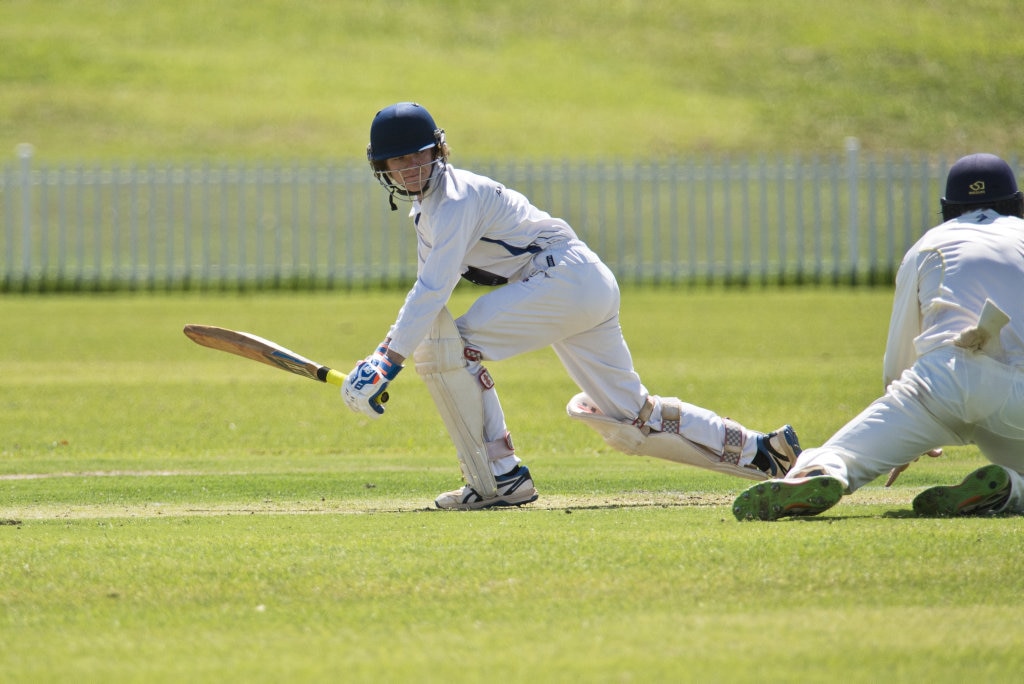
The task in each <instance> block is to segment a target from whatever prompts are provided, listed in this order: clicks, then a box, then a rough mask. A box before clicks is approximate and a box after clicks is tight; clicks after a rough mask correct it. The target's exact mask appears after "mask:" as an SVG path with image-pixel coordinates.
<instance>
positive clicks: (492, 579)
mask: <svg viewBox="0 0 1024 684" xmlns="http://www.w3.org/2000/svg"><path fill="white" fill-rule="evenodd" d="M1019 16H1020V8H1019V4H1018V3H1017V2H1014V1H1011V0H972V1H970V2H963V1H960V2H954V1H953V0H934V1H930V2H926V3H908V2H904V3H892V2H884V1H883V0H865V1H864V2H860V3H857V4H855V5H854V4H851V3H848V2H839V0H822V1H820V2H814V3H811V2H805V1H801V0H783V1H781V2H775V3H764V2H754V1H753V0H737V1H736V2H729V3H722V2H709V1H707V0H698V1H693V2H686V3H680V2H668V1H664V0H650V1H648V2H643V3H639V2H633V1H628V0H612V1H608V2H602V3H591V2H584V1H583V0H567V1H566V2H562V3H550V2H539V1H537V0H518V1H516V2H512V3H498V4H495V3H485V2H480V1H479V0H465V1H463V0H459V1H454V2H453V1H451V0H445V1H443V2H442V1H441V0H426V1H423V2H410V1H408V0H393V1H392V2H389V3H365V2H355V1H354V0H341V1H338V2H330V3H324V2H310V1H308V0H306V1H303V2H283V1H282V0H251V1H246V2H242V1H241V0H223V1H222V2H217V3H194V2H192V3H190V2H183V1H182V0H165V1H161V2H157V1H155V0H138V1H137V2H131V3H127V2H105V3H99V2H87V1H80V0H54V1H53V2H46V3H40V2H29V1H28V0H7V1H5V2H0V45H3V54H4V58H3V59H2V60H0V84H2V86H3V89H4V97H3V98H0V167H2V166H4V165H5V164H4V159H9V160H11V161H13V159H14V157H13V154H14V152H13V151H14V149H15V146H16V145H18V144H19V143H22V142H28V143H31V144H33V145H34V146H35V154H36V155H37V158H38V159H40V160H41V161H44V162H60V163H69V164H74V163H77V162H91V161H94V160H96V161H116V162H123V163H125V164H145V163H147V162H150V161H154V160H155V161H163V160H168V161H173V162H179V161H187V162H202V161H211V162H216V161H218V160H224V161H228V160H242V161H252V162H254V163H255V162H256V161H259V160H265V159H274V160H293V159H299V160H307V159H323V160H342V161H345V162H347V161H350V160H353V159H362V155H363V150H364V149H365V145H366V142H367V135H368V128H369V122H370V119H371V118H372V115H373V113H374V112H375V111H376V110H377V109H378V108H380V107H381V106H383V105H386V104H389V103H391V102H395V101H398V100H407V99H412V100H419V101H421V102H422V103H424V104H425V105H427V106H428V107H429V108H430V109H431V111H432V112H433V113H434V114H435V116H436V117H437V119H438V122H439V124H440V125H442V126H444V127H445V128H446V129H447V130H448V136H449V141H450V142H451V143H452V145H453V149H454V153H455V159H456V161H458V160H461V159H492V160H503V161H504V160H507V159H510V158H511V159H513V160H516V159H524V158H528V159H550V160H560V159H568V160H579V159H584V158H599V159H609V160H618V159H634V158H636V159H654V158H663V157H669V156H674V155H680V156H683V155H695V156H703V155H719V154H723V155H724V154H735V153H739V154H757V153H761V152H764V153H782V154H789V153H797V152H799V153H821V154H827V153H833V152H836V151H838V150H841V149H842V145H843V141H844V139H845V138H846V137H847V136H856V137H857V138H859V139H860V140H861V143H862V146H863V149H865V150H867V151H873V152H878V153H884V152H890V151H892V152H898V151H908V152H912V153H922V154H943V155H946V156H949V157H954V156H958V155H959V154H962V153H966V152H973V151H979V150H986V151H992V152H997V153H1000V154H1002V155H1004V156H1006V157H1008V158H1009V157H1012V156H1013V155H1015V154H1019V153H1020V148H1019V145H1020V140H1021V139H1022V136H1024V120H1022V118H1021V117H1020V115H1019V102H1020V101H1021V96H1022V95H1024V90H1022V86H1021V80H1020V77H1019V71H1020V64H1021V60H1022V58H1024V35H1022V34H1021V32H1020V31H1015V30H1014V27H1015V26H1016V25H1017V24H1018V23H1019ZM0 170H2V169H0ZM3 201H4V198H3V197H2V196H0V203H2V202H3ZM5 206H7V207H8V208H10V206H11V205H10V203H8V204H7V205H5ZM471 295H472V290H469V291H461V290H460V291H459V292H458V293H457V295H456V298H455V300H454V306H453V308H454V309H455V310H456V311H458V310H459V309H460V307H465V306H467V305H468V303H469V301H470V297H471ZM890 297H891V291H890V290H887V289H878V290H875V289H867V288H865V289H860V290H841V289H840V290H836V289H816V288H803V289H779V290H774V289H753V290H747V289H734V290H728V291H720V290H699V289H698V290H690V289H672V288H662V289H631V290H627V291H626V292H624V299H623V323H624V326H625V329H626V334H627V339H628V340H629V341H630V345H631V348H632V350H633V353H634V356H635V358H636V362H637V367H638V369H639V370H640V372H641V374H642V376H643V377H644V379H645V382H646V383H647V385H648V386H649V387H650V389H651V390H652V391H654V392H657V393H661V394H666V395H678V396H680V397H682V398H683V399H685V400H687V401H690V402H693V403H696V404H700V405H703V406H707V407H709V408H712V409H715V410H716V411H718V412H719V413H721V414H724V415H729V416H731V417H733V418H735V419H737V420H740V421H741V422H743V423H744V424H746V425H748V426H749V427H751V428H758V429H772V428H775V427H776V426H778V425H780V424H782V423H784V422H791V423H792V424H793V425H794V426H796V428H797V430H798V431H799V433H800V435H801V440H802V441H803V443H804V445H805V446H807V445H814V444H818V443H820V442H821V441H823V440H824V439H826V438H827V437H828V436H829V435H830V434H831V433H832V432H833V431H834V430H836V429H837V428H838V427H840V426H841V425H842V424H843V423H844V422H845V421H846V420H847V419H848V418H849V417H851V416H852V415H854V414H855V413H856V412H857V411H858V410H859V409H860V408H861V407H862V406H863V405H864V404H865V403H866V402H868V401H869V400H871V399H872V398H874V397H875V396H876V394H877V393H878V392H879V391H880V389H881V387H880V385H881V355H882V349H883V345H884V338H885V328H886V323H887V319H888V310H889V303H890V301H889V300H890ZM401 299H402V294H401V293H399V292H395V291H390V292H389V291H383V292H381V291H371V292H362V291H360V292H319V293H312V294H295V293H291V294H266V293H263V294H254V293H248V294H238V295H233V294H223V295H198V294H183V293H175V294H161V295H128V294H121V295H98V296H91V297H89V296H59V297H57V296H55V297H43V296H35V295H25V296H17V297H10V296H2V297H0V341H2V344H0V682H4V684H6V683H7V682H11V683H15V684H21V683H28V682H31V683H33V684H36V683H49V682H54V683H57V682H61V683H63V682H68V681H75V682H82V683H85V684H90V683H92V682H96V683H99V682H103V683H104V684H107V683H121V682H147V683H160V682H183V681H188V682H196V683H205V682H217V683H220V682H254V683H262V682H268V683H269V682H283V681H289V682H291V681H296V682H311V681H346V682H375V683H376V682H425V683H429V682H446V681H452V680H490V679H497V680H500V681H503V682H510V683H518V682H531V683H537V682H581V681H582V682H730V683H732V682H765V681H792V680H812V681H831V680H841V681H845V682H853V683H858V682H865V683H867V682H878V681H886V682H915V683H916V682H920V681H932V682H943V683H944V682H957V683H959V682H963V681H977V682H1016V681H1018V680H1019V679H1020V672H1022V671H1024V655H1022V651H1021V648H1020V645H1021V643H1022V642H1024V627H1022V626H1021V621H1020V616H1019V614H1018V613H1019V609H1018V608H1017V607H1016V605H1015V598H1016V597H1017V596H1019V595H1020V594H1021V592H1022V589H1024V586H1022V585H1024V579H1022V578H1021V573H1020V567H1021V565H1022V563H1024V550H1022V546H1021V544H1020V539H1021V535H1022V531H1024V518H1021V517H1006V518H984V519H976V520H933V519H919V518H915V517H913V516H912V515H911V514H910V512H909V511H910V501H911V500H912V498H913V497H914V495H915V494H916V493H917V492H919V491H920V490H921V489H922V488H924V487H927V486H931V485H933V484H937V483H952V482H956V481H958V480H959V479H960V478H961V477H962V476H963V475H964V474H965V473H967V472H968V471H970V470H972V469H973V468H975V467H977V466H979V465H981V463H982V461H981V460H980V457H979V455H978V454H977V452H976V450H974V449H972V448H956V449H950V450H948V453H947V454H946V455H945V456H944V457H943V458H941V459H936V460H932V459H928V461H927V463H920V464H917V465H915V466H914V467H912V468H911V469H910V470H909V471H908V472H907V473H905V474H904V475H903V476H902V477H901V478H900V480H899V481H898V483H897V484H896V486H894V487H893V488H891V489H885V488H883V487H882V486H881V483H880V482H876V483H874V484H872V485H871V486H868V487H865V488H864V489H862V490H861V491H859V492H857V493H856V494H855V495H854V496H852V497H848V498H847V499H845V500H844V501H843V502H841V503H840V504H839V505H838V506H837V507H835V508H834V509H832V510H830V511H828V512H827V513H826V514H825V515H823V516H820V517H819V518H815V519H811V520H784V521H780V522H778V523H770V524H762V523H743V524H741V523H737V522H735V521H734V520H733V518H732V516H731V514H730V510H729V505H730V503H731V501H732V500H733V498H734V497H735V496H736V495H737V494H738V493H739V492H740V491H742V490H743V489H744V488H745V487H746V486H747V485H748V484H749V482H748V481H740V480H736V479H730V478H728V477H725V476H721V475H714V474H711V473H704V472H702V471H699V470H696V469H686V468H683V467H681V466H677V465H674V464H671V463H667V462H661V461H655V460H652V459H644V458H637V457H630V456H626V455H624V454H620V453H617V452H614V451H612V450H610V449H609V448H607V447H606V446H605V445H604V444H603V443H602V442H601V441H600V440H599V438H598V437H597V436H596V435H595V434H593V433H591V432H590V431H589V430H587V428H586V427H585V426H581V425H578V424H575V423H572V422H570V421H569V419H568V418H566V417H565V415H564V406H565V403H566V401H567V400H568V399H569V397H571V396H572V394H573V393H574V392H575V391H576V389H575V388H574V387H573V386H572V384H571V383H570V382H569V380H568V379H567V378H566V376H565V373H564V371H563V370H562V369H561V367H560V366H559V364H558V363H557V361H556V360H555V358H554V355H553V354H552V353H550V352H548V351H544V352H538V353H535V354H530V355H527V356H525V357H522V358H518V359H513V360H509V361H505V362H502V363H498V364H491V365H490V369H491V371H492V373H493V375H494V376H495V379H496V380H497V383H498V389H499V391H500V392H501V396H502V400H503V403H504V405H505V408H506V410H507V413H508V417H509V421H510V428H511V429H512V431H513V434H514V436H515V439H516V443H517V446H518V448H519V451H520V453H521V454H522V455H523V456H524V457H525V458H526V460H527V462H528V463H529V465H530V466H531V469H532V470H533V472H534V475H535V477H536V480H537V484H538V487H539V489H540V491H541V498H540V500H539V501H538V502H536V504H534V505H531V506H529V507H525V508H523V509H517V510H508V511H492V512H482V513H479V514H460V513H448V512H441V511H437V510H434V509H432V508H431V505H432V501H433V498H434V496H436V494H437V493H438V492H440V491H443V490H446V489H450V488H452V487H454V486H456V485H457V484H458V482H459V479H458V468H457V464H456V462H455V459H454V455H453V454H452V450H451V446H450V444H449V442H448V439H447V436H446V435H445V433H444V431H443V428H442V425H441V423H440V420H439V418H438V417H437V415H436V412H435V410H434V408H433V406H432V405H431V403H430V400H429V397H428V395H427V392H426V390H425V388H424V386H423V384H422V382H420V381H419V379H418V378H417V377H416V375H415V373H414V372H413V371H412V370H407V371H406V372H405V373H404V374H403V375H402V376H401V377H400V378H399V379H398V381H397V382H396V384H395V386H394V391H393V400H392V402H391V403H390V404H389V409H388V414H387V415H386V416H385V417H384V419H382V420H380V421H376V422H370V421H367V420H365V419H363V418H360V417H358V416H355V415H354V414H351V413H350V412H348V411H347V410H346V409H345V408H344V406H343V404H342V402H341V400H340V398H339V397H338V396H337V395H336V391H335V390H332V389H331V388H329V387H325V386H323V385H317V384H315V383H312V382H309V381H306V380H302V379H300V378H297V377H294V376H290V375H287V374H284V373H280V372H278V371H275V370H272V369H269V368H266V367H264V366H260V365H257V364H254V363H251V362H248V361H245V360H242V359H239V358H236V357H231V356H228V355H225V354H220V353H217V352H213V351H210V350H207V349H202V348H200V347H197V346H195V345H193V344H192V343H191V342H189V341H188V340H187V339H186V338H185V337H184V336H183V335H182V334H181V327H182V326H183V325H184V324H185V323H188V322H198V323H213V324H218V325H224V326H227V327H232V328H239V329H245V330H251V331H253V332H256V333H259V334H261V335H264V336H266V337H269V338H271V339H276V340H279V341H281V342H282V343H284V344H286V345H288V346H291V347H292V348H294V349H296V350H298V351H300V352H301V353H304V354H306V355H308V356H310V357H312V358H315V359H317V360H320V361H322V362H324V363H328V364H330V365H333V366H336V367H338V368H339V369H343V370H347V369H348V367H349V366H350V365H351V364H352V363H353V362H354V361H355V360H356V359H358V358H361V357H362V356H364V355H365V354H366V353H367V352H368V351H369V350H370V348H371V347H372V345H373V344H375V343H376V342H377V341H378V340H379V339H380V336H381V334H382V333H383V332H384V330H386V326H387V325H388V324H389V323H390V322H391V320H392V319H393V316H394V313H395V311H396V310H397V308H398V306H399V305H400V304H401Z"/></svg>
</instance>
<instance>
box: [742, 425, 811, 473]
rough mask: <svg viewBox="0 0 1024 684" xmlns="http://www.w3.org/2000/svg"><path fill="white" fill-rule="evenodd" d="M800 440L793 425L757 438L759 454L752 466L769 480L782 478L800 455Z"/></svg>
mask: <svg viewBox="0 0 1024 684" xmlns="http://www.w3.org/2000/svg"><path fill="white" fill-rule="evenodd" d="M801 451H802V450H801V449H800V440H799V439H798V438H797V436H796V430H794V429H793V426H792V425H783V426H782V427H780V428H779V429H778V430H776V431H775V432H769V433H768V434H766V435H758V437H757V454H756V455H755V456H754V460H753V461H752V464H753V465H754V467H756V468H757V469H758V470H760V471H762V472H763V473H764V474H765V475H767V476H768V477H769V478H782V477H785V475H786V473H788V472H789V470H790V468H792V467H793V464H794V463H796V457H797V456H799V455H800V452H801Z"/></svg>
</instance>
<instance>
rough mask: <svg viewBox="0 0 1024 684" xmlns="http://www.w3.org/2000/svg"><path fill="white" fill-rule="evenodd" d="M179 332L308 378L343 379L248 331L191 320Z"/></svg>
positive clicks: (335, 381) (339, 382) (339, 381)
mask: <svg viewBox="0 0 1024 684" xmlns="http://www.w3.org/2000/svg"><path fill="white" fill-rule="evenodd" d="M183 332H184V333H185V335H186V337H188V338H189V339H190V340H192V341H193V342H195V343H196V344H199V345H202V346H204V347H209V348H210V349H216V350H218V351H223V352H228V353H229V354H236V355H238V356H242V357H244V358H247V359H251V360H252V361H258V362H260V363H265V364H267V365H268V366H273V367H275V368H279V369H281V370H284V371H288V372H289V373H294V374H295V375H301V376H302V377H304V378H309V379H310V380H317V381H319V382H326V383H330V384H332V385H337V386H339V387H340V386H341V385H342V384H344V382H345V376H344V375H343V374H341V373H339V372H338V371H336V370H334V369H332V368H328V367H327V366H324V365H321V364H319V363H317V362H315V361H311V360H310V359H307V358H306V357H304V356H302V355H300V354H296V353H295V352H293V351H292V350H291V349H288V348H286V347H282V346H281V345H279V344H277V343H276V342H271V341H270V340H266V339H263V338H262V337H259V336H257V335H253V334H252V333H247V332H240V331H238V330H229V329H228V328H219V327H217V326H214V325H198V324H195V323H189V324H188V325H186V326H185V329H184V331H183Z"/></svg>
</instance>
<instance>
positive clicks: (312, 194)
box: [0, 141, 1016, 292]
mask: <svg viewBox="0 0 1024 684" xmlns="http://www.w3.org/2000/svg"><path fill="white" fill-rule="evenodd" d="M454 161H456V162H457V161H458V160H454ZM951 161H952V160H947V159H942V158H934V157H928V156H924V155H922V156H918V157H914V156H909V155H905V156H877V155H869V154H867V153H864V152H862V151H860V150H859V149H858V148H857V145H856V144H854V143H853V142H852V141H851V142H850V143H849V144H848V145H847V149H846V150H845V151H844V152H842V153H839V154H835V155H790V156H786V155H778V156H766V155H762V156H740V155H736V156H724V155H717V156H708V157H705V158H686V159H675V160H659V161H625V160H617V161H613V162H598V161H589V162H567V161H566V162H558V161H539V162H538V161H507V162H490V161H484V162H479V161H477V162H468V163H466V164H464V166H465V167H466V168H470V169H473V170H475V171H478V172H480V173H484V174H486V175H489V176H492V177H493V178H495V179H497V180H499V181H501V182H502V183H504V184H505V185H507V186H509V187H513V188H516V189H518V190H520V191H522V192H524V193H525V194H526V195H527V196H528V197H530V198H531V199H532V200H533V202H534V203H535V204H536V205H538V206H539V207H541V208H542V209H544V210H546V211H548V212H549V213H551V214H553V215H556V216H561V217H563V218H565V219H566V220H568V221H569V223H570V224H571V225H572V226H573V227H574V229H575V230H576V231H577V233H579V234H580V236H581V237H583V238H584V239H585V240H586V241H587V242H588V243H590V245H591V246H592V247H593V248H594V249H596V250H597V251H598V252H599V253H600V254H601V255H602V257H603V258H604V259H605V261H606V262H607V263H608V264H609V265H610V266H611V267H612V269H613V270H614V271H615V272H616V274H617V275H618V276H619V278H620V280H621V281H622V282H623V283H654V284H700V283H713V284H718V283H724V284H758V283H765V284H768V283H854V284H861V283H888V282H890V281H891V278H892V274H893V273H894V272H895V268H896V266H897V265H898V262H899V259H900V257H901V256H902V254H903V252H904V251H905V250H906V248H907V247H908V246H909V245H910V244H912V243H913V242H914V241H915V240H916V239H917V237H918V236H919V235H920V234H921V233H922V232H923V231H924V230H926V229H927V228H929V227H931V226H932V225H934V224H935V223H937V222H938V221H939V220H940V219H939V201H938V200H939V197H940V196H941V194H942V190H943V183H944V179H945V175H946V171H947V169H948V164H949V163H951ZM1011 164H1013V165H1014V166H1015V167H1016V158H1012V161H1011ZM406 213H407V210H406V206H405V205H403V204H401V203H400V205H399V210H398V211H396V212H392V211H391V210H390V209H389V207H388V203H387V199H386V193H385V192H384V190H383V189H382V188H380V186H379V185H378V184H377V182H376V181H375V180H374V179H373V177H372V176H371V174H370V171H369V168H368V167H367V166H366V165H365V164H364V163H353V164H348V163H346V164H337V165H335V164H323V163H317V164H302V163H295V164H283V163H282V164H256V163H237V164H211V163H198V164H157V163H146V164H142V163H138V164H124V165H118V164H105V165H97V164H84V163H83V164H60V165H46V164H44V163H40V162H39V161H38V160H36V159H34V158H33V156H32V154H31V151H30V148H28V147H20V148H19V155H18V156H17V158H15V159H14V160H13V161H11V162H10V163H8V164H7V165H5V166H3V167H0V259H2V260H3V261H2V269H3V271H2V274H0V290H3V291H7V292H18V291H51V290H117V289H236V288H243V289H245V288H267V289H274V288H354V287H371V286H378V285H385V286H387V285H400V286H403V287H404V286H408V285H409V284H410V283H411V282H412V280H413V279H414V278H415V269H416V264H415V236H414V234H413V232H412V227H411V224H410V222H409V219H408V217H407V215H406Z"/></svg>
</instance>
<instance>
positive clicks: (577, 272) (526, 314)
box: [455, 240, 725, 474]
mask: <svg viewBox="0 0 1024 684" xmlns="http://www.w3.org/2000/svg"><path fill="white" fill-rule="evenodd" d="M533 265H534V266H535V267H536V269H537V270H536V271H535V272H534V273H532V274H530V275H529V276H528V277H527V278H525V279H523V280H519V281H514V282H511V283H509V284H508V285H504V286H502V287H499V288H496V289H494V290H493V291H491V292H488V293H487V294H485V295H483V296H481V297H480V298H479V299H477V300H476V301H475V302H474V303H473V305H472V306H471V307H470V308H469V310H468V311H467V312H466V313H465V314H463V315H462V316H460V317H459V318H457V319H456V321H455V323H456V325H457V326H458V328H459V333H460V334H461V335H462V338H463V340H464V341H465V343H466V346H467V347H469V348H472V349H476V350H478V351H479V352H480V353H481V355H482V356H483V359H484V360H493V361H500V360H503V359H507V358H510V357H513V356H516V355H518V354H523V353H526V352H530V351H535V350H538V349H543V348H544V347H548V346H550V347H552V348H553V349H554V351H555V353H556V354H557V356H558V358H559V360H560V361H561V362H562V365H563V366H564V367H565V369H566V371H567V372H568V373H569V377H570V378H571V379H572V380H573V382H575V383H576V385H577V386H578V387H579V388H580V389H581V390H583V391H584V392H586V393H587V394H588V395H589V396H590V398H591V399H593V400H594V403H595V404H596V405H597V406H598V407H599V408H600V409H601V411H602V412H604V413H605V415H608V416H610V417H612V418H615V419H617V420H625V421H633V420H635V419H636V417H637V414H638V412H639V411H640V408H641V407H642V406H643V404H644V402H645V401H646V398H647V394H648V392H647V389H646V388H645V387H644V385H643V384H642V383H641V381H640V376H639V375H637V373H636V371H635V370H634V369H633V358H632V356H631V355H630V352H629V347H628V346H627V345H626V341H625V339H624V338H623V335H622V328H621V326H620V325H619V304H620V298H619V286H618V283H617V282H616V280H615V276H614V274H613V273H612V272H611V270H610V269H609V268H608V267H607V266H606V265H605V264H604V263H602V262H601V260H600V259H599V258H598V257H597V255H596V254H594V253H593V252H592V251H591V250H590V249H589V248H588V247H587V246H586V245H585V244H583V243H582V242H579V241H575V240H574V241H570V242H568V243H566V244H563V245H559V246H557V247H554V248H551V249H548V250H545V251H543V252H540V253H539V254H537V255H536V256H535V257H534V259H533ZM469 370H470V372H472V373H474V374H475V373H476V372H478V371H479V366H478V364H474V363H471V364H470V368H469ZM483 401H484V431H485V439H486V440H488V441H491V440H496V439H500V438H501V436H502V435H504V434H505V433H506V430H507V428H506V427H505V417H504V414H503V412H502V409H501V405H500V403H499V401H498V396H497V393H496V392H494V391H487V392H484V393H483ZM686 406H687V407H688V410H687V412H686V416H684V422H686V432H687V437H688V438H690V439H692V440H693V441H697V442H699V443H702V444H708V445H711V446H712V448H717V449H718V450H719V451H720V450H721V447H722V444H723V440H724V434H725V427H724V424H723V422H722V419H721V418H720V417H719V416H718V415H716V414H715V413H714V412H712V411H709V410H707V409H703V408H700V407H697V406H692V405H686ZM515 462H517V461H515V460H510V461H508V462H501V463H499V464H495V466H494V470H495V472H496V473H497V474H500V473H501V472H505V471H506V470H507V468H508V467H509V463H513V464H514V463H515Z"/></svg>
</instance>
